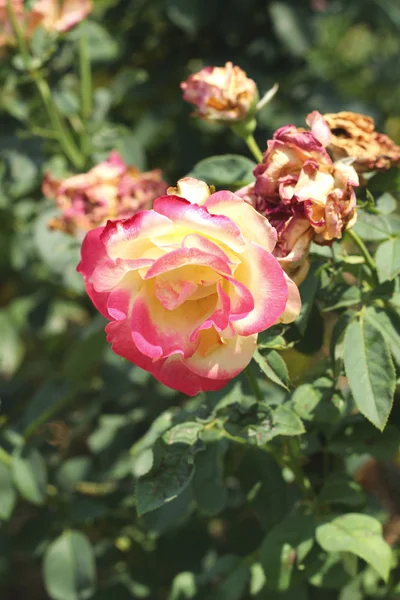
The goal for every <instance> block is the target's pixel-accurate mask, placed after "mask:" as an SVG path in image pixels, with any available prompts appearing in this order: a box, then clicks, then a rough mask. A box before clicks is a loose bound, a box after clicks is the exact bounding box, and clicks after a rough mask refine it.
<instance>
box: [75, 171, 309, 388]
mask: <svg viewBox="0 0 400 600" xmlns="http://www.w3.org/2000/svg"><path fill="white" fill-rule="evenodd" d="M275 243H276V231H275V230H274V228H273V227H272V226H271V225H270V223H269V222H268V221H267V220H266V219H265V218H264V217H263V216H262V215H260V214H259V213H257V211H256V210H254V209H253V208H252V207H251V206H250V205H249V204H246V203H245V202H243V201H242V200H241V199H240V198H238V197H237V196H236V195H235V194H233V193H231V192H228V191H221V192H216V193H210V189H209V188H208V186H207V185H206V184H205V183H203V182H201V181H198V180H195V179H191V178H186V179H182V180H180V182H179V183H178V187H177V188H176V189H170V190H169V195H165V196H161V197H160V198H157V200H156V201H155V202H154V207H153V210H145V211H140V212H139V213H137V214H136V215H134V216H133V217H131V218H129V219H125V220H118V221H113V222H108V223H107V225H106V226H105V227H98V228H97V229H94V230H92V231H89V233H88V234H87V236H86V238H85V240H84V242H83V246H82V260H81V262H80V264H79V266H78V271H79V272H80V273H81V274H82V275H83V277H84V279H85V284H86V290H87V293H88V294H89V296H90V298H91V299H92V301H93V303H94V304H95V306H96V308H97V309H98V310H99V311H100V312H101V313H102V314H103V315H104V316H105V317H106V319H108V320H109V321H110V322H109V324H108V325H107V327H106V331H107V339H108V341H109V342H110V343H111V344H112V348H113V350H114V352H115V353H116V354H119V355H121V356H123V357H125V358H127V359H128V360H130V361H131V362H133V363H134V364H136V365H138V366H139V367H141V368H143V369H145V370H147V371H150V372H151V373H152V374H153V375H154V376H155V377H156V378H157V379H158V380H160V381H161V382H162V383H164V384H165V385H167V386H169V387H171V388H174V389H177V390H179V391H181V392H184V393H186V394H188V395H195V394H197V393H198V392H200V391H202V390H218V389H220V388H222V387H223V386H224V385H225V384H226V383H227V382H228V381H229V380H230V379H231V378H233V377H235V376H236V375H238V373H240V372H241V371H242V370H243V369H244V368H245V367H246V365H247V364H248V363H249V362H250V360H251V357H252V355H253V352H254V350H255V348H256V342H257V334H258V333H259V332H260V331H263V330H265V329H267V328H268V327H270V326H271V325H273V324H275V323H277V322H291V321H293V320H294V319H295V317H296V316H297V314H298V313H299V310H300V297H299V292H298V289H297V287H296V286H295V284H294V283H293V282H292V281H291V280H290V279H289V278H288V276H287V275H286V274H285V273H284V272H283V270H282V268H281V267H280V265H279V263H278V261H277V259H276V258H275V257H274V256H273V255H272V252H273V249H274V246H275Z"/></svg>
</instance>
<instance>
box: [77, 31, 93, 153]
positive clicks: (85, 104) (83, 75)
mask: <svg viewBox="0 0 400 600" xmlns="http://www.w3.org/2000/svg"><path fill="white" fill-rule="evenodd" d="M79 72H80V80H81V81H80V83H81V109H82V123H83V131H82V135H81V150H82V152H83V154H84V155H85V156H87V155H88V153H89V148H90V138H89V135H88V127H87V122H88V120H89V118H90V116H91V114H92V110H93V103H92V92H93V89H92V70H91V65H90V54H89V46H88V40H87V36H86V35H85V33H84V32H83V31H81V32H80V38H79Z"/></svg>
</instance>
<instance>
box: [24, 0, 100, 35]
mask: <svg viewBox="0 0 400 600" xmlns="http://www.w3.org/2000/svg"><path fill="white" fill-rule="evenodd" d="M92 10H93V3H92V0H61V1H60V0H36V2H34V4H33V7H32V11H31V18H32V20H33V21H35V22H36V23H37V24H38V25H41V26H42V27H44V28H45V29H47V30H48V31H60V32H63V31H69V30H70V29H72V27H75V25H77V24H78V23H79V22H80V21H82V20H83V19H84V18H85V17H87V15H88V14H89V13H90V12H91V11H92Z"/></svg>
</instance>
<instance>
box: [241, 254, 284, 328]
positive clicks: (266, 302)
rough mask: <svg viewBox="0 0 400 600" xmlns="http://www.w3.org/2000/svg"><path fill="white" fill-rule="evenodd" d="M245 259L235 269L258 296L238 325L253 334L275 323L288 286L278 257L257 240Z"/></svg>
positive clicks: (252, 292)
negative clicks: (251, 308)
mask: <svg viewBox="0 0 400 600" xmlns="http://www.w3.org/2000/svg"><path fill="white" fill-rule="evenodd" d="M242 256H243V263H242V265H241V266H240V267H238V268H237V270H236V272H235V279H237V280H238V281H240V283H242V284H243V285H244V286H245V287H246V288H247V289H248V290H249V291H250V293H251V294H252V296H253V298H254V309H253V310H252V311H251V312H250V313H249V314H248V315H247V316H246V317H244V318H243V319H242V320H240V321H235V323H234V328H235V330H236V332H237V333H238V334H240V335H252V334H254V333H258V332H259V331H264V329H267V328H268V327H271V325H273V324H274V323H276V321H277V319H279V317H280V315H281V314H282V312H283V311H284V310H285V306H286V302H287V298H288V287H287V284H286V281H285V276H284V273H283V271H282V267H281V266H280V264H279V263H278V261H277V259H276V258H275V257H274V256H272V254H270V253H269V252H267V251H266V250H264V248H261V247H260V246H258V245H257V244H253V243H249V245H248V249H247V251H246V252H244V253H243V255H242Z"/></svg>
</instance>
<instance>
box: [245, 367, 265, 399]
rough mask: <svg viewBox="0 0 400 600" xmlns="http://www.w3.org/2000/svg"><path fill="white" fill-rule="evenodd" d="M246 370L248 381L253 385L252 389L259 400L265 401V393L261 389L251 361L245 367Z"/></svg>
mask: <svg viewBox="0 0 400 600" xmlns="http://www.w3.org/2000/svg"><path fill="white" fill-rule="evenodd" d="M244 372H245V373H246V377H247V381H248V382H249V385H250V387H251V390H252V392H253V394H254V396H255V398H256V399H257V400H258V401H259V402H262V401H263V394H262V392H261V390H260V386H259V385H258V380H257V377H256V375H255V374H254V371H253V369H252V367H251V363H250V364H248V365H247V367H246V368H245V370H244Z"/></svg>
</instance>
